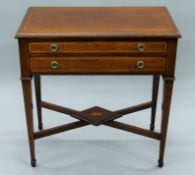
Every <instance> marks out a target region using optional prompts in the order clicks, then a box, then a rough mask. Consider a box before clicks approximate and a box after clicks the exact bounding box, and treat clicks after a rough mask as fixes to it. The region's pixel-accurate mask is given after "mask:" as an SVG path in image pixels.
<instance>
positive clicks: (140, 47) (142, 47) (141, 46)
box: [137, 43, 145, 52]
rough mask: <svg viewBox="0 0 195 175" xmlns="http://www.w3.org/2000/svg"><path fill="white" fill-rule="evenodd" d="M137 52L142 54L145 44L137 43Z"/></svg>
mask: <svg viewBox="0 0 195 175" xmlns="http://www.w3.org/2000/svg"><path fill="white" fill-rule="evenodd" d="M137 50H138V51H140V52H143V51H144V50H145V44H144V43H139V44H138V45H137Z"/></svg>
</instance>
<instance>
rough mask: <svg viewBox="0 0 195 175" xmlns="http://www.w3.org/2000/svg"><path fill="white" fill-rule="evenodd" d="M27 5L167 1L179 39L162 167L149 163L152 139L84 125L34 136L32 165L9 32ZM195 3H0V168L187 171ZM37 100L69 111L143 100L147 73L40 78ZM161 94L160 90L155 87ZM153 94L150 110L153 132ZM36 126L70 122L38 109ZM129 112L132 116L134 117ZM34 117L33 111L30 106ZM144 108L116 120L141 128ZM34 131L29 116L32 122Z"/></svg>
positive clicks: (101, 0)
mask: <svg viewBox="0 0 195 175" xmlns="http://www.w3.org/2000/svg"><path fill="white" fill-rule="evenodd" d="M29 6H167V7H168V9H169V11H170V13H171V15H172V17H173V19H174V20H175V23H176V25H177V26H178V28H179V30H180V32H181V34H182V39H181V40H180V41H179V46H178V54H177V65H176V82H175V86H174V93H173V100H172V108H171V113H170V125H169V133H168V142H167V147H166V153H165V166H164V168H162V169H159V168H157V166H156V165H157V163H156V162H157V159H158V148H159V143H158V142H156V141H154V140H151V139H148V138H144V137H140V136H137V135H134V134H130V133H126V132H122V131H119V130H114V129H111V128H107V127H103V126H100V127H93V126H88V127H84V128H82V129H78V130H74V131H70V132H66V133H62V134H59V135H55V136H51V137H47V138H45V139H42V140H39V141H36V153H37V161H38V167H37V168H35V169H33V168H31V167H30V164H29V151H28V143H27V135H26V125H25V116H24V107H23V97H22V89H21V83H20V80H19V77H20V69H19V57H18V46H17V41H16V40H15V39H14V35H15V33H16V31H17V29H18V26H19V24H20V22H21V20H22V18H23V15H24V13H25V11H26V9H27V8H28V7H29ZM194 7H195V3H194V1H193V0H159V1H157V0H147V1H146V0H120V1H119V0H86V1H81V0H66V1H62V0H55V1H51V0H50V1H49V0H28V1H26V0H19V1H11V0H6V1H3V0H2V1H1V2H0V22H1V23H0V24H1V25H0V31H1V32H0V51H1V55H0V82H1V83H0V119H1V120H0V121H1V127H0V165H1V168H0V174H7V175H9V174H15V175H17V174H22V173H25V174H35V173H36V174H43V175H44V174H47V175H48V174H54V173H57V174H65V173H67V174H71V175H73V174H74V175H75V174H85V175H86V174H90V175H93V174H98V175H99V174H105V175H109V174H112V175H114V174H119V173H121V174H124V175H125V174H144V175H145V174H146V175H147V174H150V175H151V174H178V175H179V174H182V175H183V174H184V173H186V170H188V174H193V172H195V168H194V164H195V160H194V156H195V151H194V147H195V138H194V136H195V127H194V117H195V110H194V108H195V106H194V104H195V103H194V99H195V93H194V89H195V80H194V75H195V69H194V65H195V59H194V56H195V54H194V48H195V37H194V31H195V23H194V17H195V8H194ZM42 80H43V91H44V92H43V99H44V100H48V101H50V102H53V103H57V104H60V105H65V106H67V107H71V108H76V109H80V110H82V109H86V108H88V107H91V106H95V105H98V106H102V107H106V108H108V109H110V110H115V109H119V108H122V107H126V106H130V105H134V104H137V103H140V102H143V101H147V100H150V98H151V82H152V79H151V77H143V76H67V77H65V76H59V77H43V79H42ZM160 92H161V89H160ZM160 105H161V93H160V95H159V103H158V111H157V127H156V130H157V131H159V121H160V112H161V110H160ZM43 114H44V115H43V121H44V127H45V128H47V127H51V126H56V125H58V124H64V123H66V122H70V121H72V119H71V118H70V117H68V116H63V115H62V114H58V113H55V112H51V111H48V110H44V111H43ZM135 116H136V117H135ZM34 118H35V119H36V110H35V111H34ZM149 119H150V110H146V111H143V112H139V113H135V114H132V115H127V116H126V117H124V118H123V119H120V120H122V121H125V122H127V123H133V124H135V125H137V126H141V127H145V128H148V127H149ZM35 129H37V121H36V120H35Z"/></svg>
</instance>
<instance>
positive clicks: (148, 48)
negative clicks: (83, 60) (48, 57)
mask: <svg viewBox="0 0 195 175" xmlns="http://www.w3.org/2000/svg"><path fill="white" fill-rule="evenodd" d="M166 51H167V43H166V42H148V41H146V42H133V41H132V42H129V41H88V42H87V41H78V42H72V41H69V42H31V43H29V52H30V53H31V54H51V53H53V54H55V53H81V54H83V53H99V54H101V53H141V54H143V53H159V54H166Z"/></svg>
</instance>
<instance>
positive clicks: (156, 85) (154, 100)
mask: <svg viewBox="0 0 195 175" xmlns="http://www.w3.org/2000/svg"><path fill="white" fill-rule="evenodd" d="M159 79H160V75H153V86H152V108H151V122H150V130H151V131H153V130H154V128H155V118H156V106H157V99H158V89H159Z"/></svg>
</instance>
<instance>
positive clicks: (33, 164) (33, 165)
mask: <svg viewBox="0 0 195 175" xmlns="http://www.w3.org/2000/svg"><path fill="white" fill-rule="evenodd" d="M31 166H32V167H36V159H35V160H31Z"/></svg>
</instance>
